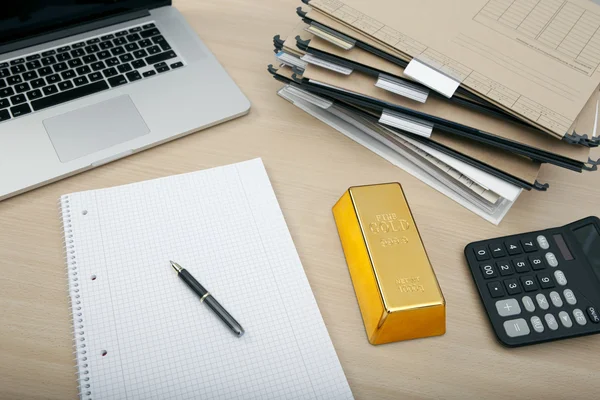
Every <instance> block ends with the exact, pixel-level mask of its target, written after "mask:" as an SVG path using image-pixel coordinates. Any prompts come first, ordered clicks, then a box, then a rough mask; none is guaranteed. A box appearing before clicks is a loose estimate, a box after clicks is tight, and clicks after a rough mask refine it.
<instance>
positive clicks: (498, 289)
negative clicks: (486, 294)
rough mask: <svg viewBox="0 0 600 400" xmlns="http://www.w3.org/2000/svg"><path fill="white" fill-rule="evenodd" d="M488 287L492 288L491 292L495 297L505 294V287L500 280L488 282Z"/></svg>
mask: <svg viewBox="0 0 600 400" xmlns="http://www.w3.org/2000/svg"><path fill="white" fill-rule="evenodd" d="M488 289H489V290H490V294H491V295H492V297H493V298H497V297H502V296H504V288H503V287H502V284H501V283H500V282H490V283H488Z"/></svg>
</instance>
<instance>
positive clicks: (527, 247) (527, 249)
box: [521, 239, 537, 253]
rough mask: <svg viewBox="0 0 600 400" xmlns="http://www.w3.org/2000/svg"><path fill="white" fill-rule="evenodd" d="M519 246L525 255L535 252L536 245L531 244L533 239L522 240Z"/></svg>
mask: <svg viewBox="0 0 600 400" xmlns="http://www.w3.org/2000/svg"><path fill="white" fill-rule="evenodd" d="M521 245H522V246H523V250H525V252H526V253H532V252H534V251H537V245H536V244H535V243H534V242H533V239H522V240H521Z"/></svg>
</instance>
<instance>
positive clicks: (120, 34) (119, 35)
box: [115, 31, 129, 37]
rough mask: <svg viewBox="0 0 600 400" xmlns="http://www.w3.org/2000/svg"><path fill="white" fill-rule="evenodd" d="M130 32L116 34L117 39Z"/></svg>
mask: <svg viewBox="0 0 600 400" xmlns="http://www.w3.org/2000/svg"><path fill="white" fill-rule="evenodd" d="M128 33H129V32H127V31H121V32H117V33H115V36H116V37H121V36H126V35H127V34H128Z"/></svg>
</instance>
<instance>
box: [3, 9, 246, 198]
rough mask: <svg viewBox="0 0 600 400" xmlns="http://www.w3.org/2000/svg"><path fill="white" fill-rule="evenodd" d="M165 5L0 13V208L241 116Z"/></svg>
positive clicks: (199, 47)
mask: <svg viewBox="0 0 600 400" xmlns="http://www.w3.org/2000/svg"><path fill="white" fill-rule="evenodd" d="M249 108H250V103H249V102H248V100H247V98H246V97H245V96H244V94H243V93H242V92H241V91H240V89H239V88H238V87H237V86H236V85H235V83H234V82H233V81H232V79H231V78H230V77H229V76H228V75H227V73H226V72H225V70H224V69H223V68H222V67H221V65H219V63H218V62H217V60H216V59H215V57H214V56H213V55H212V54H211V53H210V51H209V50H208V49H207V48H206V46H205V45H204V44H203V43H202V41H201V40H200V39H199V38H198V36H197V35H196V33H195V32H194V31H193V29H192V28H191V27H190V25H189V24H188V23H187V22H186V21H185V19H184V18H183V16H182V15H181V14H180V13H179V12H178V11H177V9H176V8H175V7H172V5H171V0H18V1H15V2H11V5H10V7H4V8H3V11H2V13H1V14H0V200H3V199H5V198H8V197H10V196H14V195H17V194H19V193H22V192H25V191H27V190H31V189H34V188H36V187H39V186H42V185H44V184H47V183H50V182H53V181H56V180H58V179H61V178H64V177H67V176H71V175H74V174H76V173H79V172H82V171H85V170H88V169H91V168H94V167H97V166H100V165H103V164H105V163H108V162H111V161H114V160H117V159H119V158H122V157H125V156H128V155H130V154H133V153H136V152H139V151H142V150H145V149H148V148H150V147H152V146H156V145H159V144H161V143H164V142H167V141H169V140H173V139H176V138H178V137H181V136H184V135H187V134H189V133H192V132H194V131H197V130H199V129H202V128H207V127H210V126H213V125H215V124H218V123H220V122H224V121H227V120H230V119H233V118H236V117H238V116H241V115H244V114H246V113H247V112H248V110H249Z"/></svg>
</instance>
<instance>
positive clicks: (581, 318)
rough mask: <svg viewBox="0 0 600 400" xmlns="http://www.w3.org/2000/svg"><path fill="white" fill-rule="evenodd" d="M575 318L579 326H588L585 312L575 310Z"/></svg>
mask: <svg viewBox="0 0 600 400" xmlns="http://www.w3.org/2000/svg"><path fill="white" fill-rule="evenodd" d="M573 317H575V322H577V323H578V324H579V325H581V326H584V325H585V324H587V319H586V318H585V315H584V314H583V311H581V310H580V309H579V308H576V309H574V310H573Z"/></svg>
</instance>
